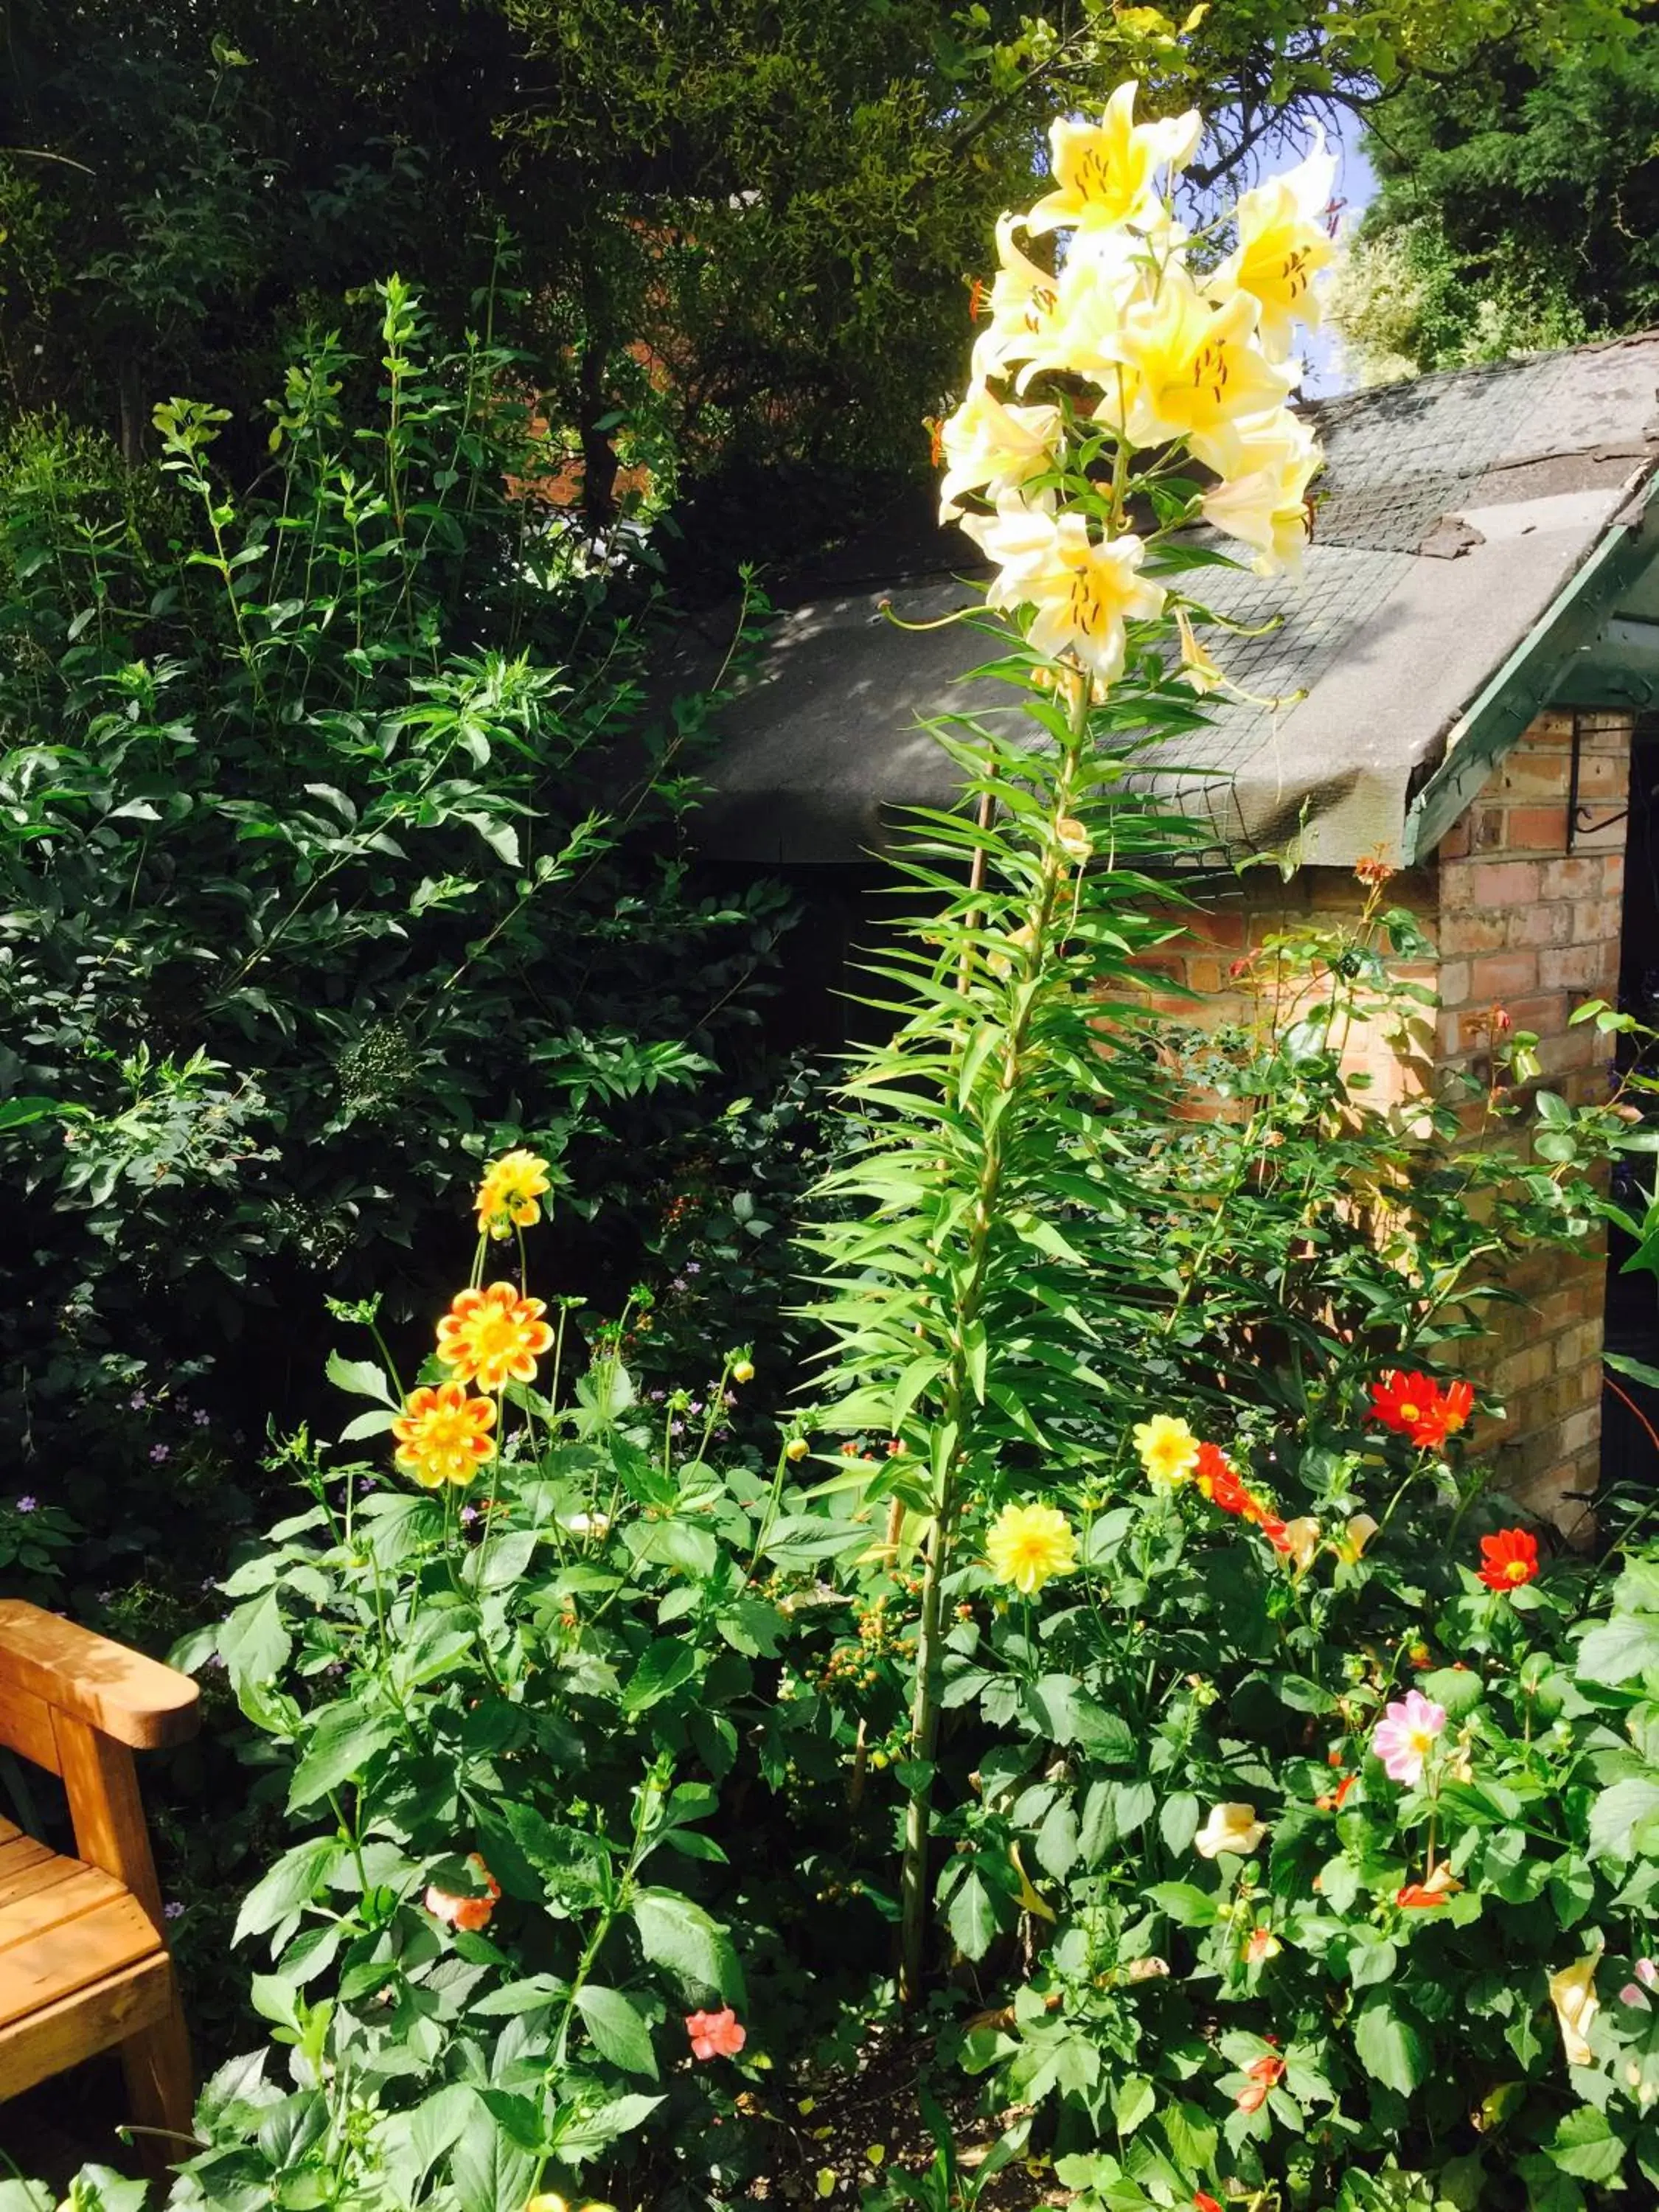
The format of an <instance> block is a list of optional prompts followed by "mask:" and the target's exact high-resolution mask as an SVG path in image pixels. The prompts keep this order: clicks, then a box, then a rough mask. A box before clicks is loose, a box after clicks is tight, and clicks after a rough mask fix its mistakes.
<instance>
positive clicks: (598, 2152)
mask: <svg viewBox="0 0 1659 2212" xmlns="http://www.w3.org/2000/svg"><path fill="white" fill-rule="evenodd" d="M661 2102H662V2099H661V2098H660V2097H642V2096H639V2095H630V2096H626V2097H613V2098H612V2099H611V2102H610V2103H609V2104H608V2105H601V2106H599V2110H598V2111H597V2112H581V2113H577V2112H572V2113H571V2114H570V2117H569V2118H568V2119H566V2118H564V2116H563V2115H561V2116H560V2119H559V2121H557V2122H556V2123H555V2126H554V2136H555V2139H556V2142H557V2145H558V2153H559V2156H560V2157H561V2158H562V2159H571V2160H581V2159H589V2158H599V2157H602V2156H603V2155H604V2154H605V2152H606V2151H608V2150H609V2149H610V2148H611V2144H612V2143H613V2142H617V2141H619V2140H620V2138H621V2137H622V2136H626V2135H631V2134H632V2133H633V2132H634V2130H635V2128H637V2127H641V2126H643V2124H645V2122H646V2121H647V2120H648V2119H649V2118H650V2117H651V2115H652V2113H653V2112H655V2111H656V2109H657V2107H658V2106H659V2105H660V2104H661Z"/></svg>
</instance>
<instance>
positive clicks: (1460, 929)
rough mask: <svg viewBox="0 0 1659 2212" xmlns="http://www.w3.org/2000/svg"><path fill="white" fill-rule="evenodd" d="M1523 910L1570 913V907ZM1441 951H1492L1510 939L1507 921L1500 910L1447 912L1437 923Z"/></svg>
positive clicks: (1524, 911)
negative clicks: (1488, 912)
mask: <svg viewBox="0 0 1659 2212" xmlns="http://www.w3.org/2000/svg"><path fill="white" fill-rule="evenodd" d="M1521 911H1522V912H1523V913H1532V914H1537V913H1550V914H1559V915H1564V916H1566V915H1571V912H1572V908H1571V907H1566V906H1563V907H1549V908H1538V907H1530V908H1522V909H1521ZM1508 942H1509V923H1508V921H1507V919H1506V917H1505V916H1504V915H1502V914H1481V913H1480V912H1479V911H1477V910H1476V909H1475V908H1469V909H1468V911H1467V912H1462V913H1457V914H1449V915H1444V916H1443V918H1442V921H1441V924H1440V950H1441V951H1442V952H1495V951H1497V950H1498V947H1499V946H1500V945H1505V944H1507V943H1508Z"/></svg>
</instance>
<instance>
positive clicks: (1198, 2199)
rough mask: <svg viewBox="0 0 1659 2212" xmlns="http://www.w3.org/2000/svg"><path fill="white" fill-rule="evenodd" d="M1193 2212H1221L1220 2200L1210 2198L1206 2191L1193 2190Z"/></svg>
mask: <svg viewBox="0 0 1659 2212" xmlns="http://www.w3.org/2000/svg"><path fill="white" fill-rule="evenodd" d="M1193 2212H1223V2208H1222V2204H1221V2200H1220V2198H1219V2197H1212V2196H1211V2194H1210V2192H1209V2191H1208V2190H1207V2189H1195V2190H1194V2191H1193Z"/></svg>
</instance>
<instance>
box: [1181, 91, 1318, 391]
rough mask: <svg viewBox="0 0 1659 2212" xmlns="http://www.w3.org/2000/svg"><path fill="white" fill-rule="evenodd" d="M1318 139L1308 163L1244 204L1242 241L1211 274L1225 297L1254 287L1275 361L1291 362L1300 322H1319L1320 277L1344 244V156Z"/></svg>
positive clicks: (1266, 347)
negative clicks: (1339, 192) (1337, 211)
mask: <svg viewBox="0 0 1659 2212" xmlns="http://www.w3.org/2000/svg"><path fill="white" fill-rule="evenodd" d="M1315 128H1316V135H1317V143H1316V146H1315V148H1314V150H1313V152H1312V153H1311V154H1310V155H1309V156H1308V158H1307V160H1306V161H1303V162H1300V163H1299V164H1298V165H1297V167H1295V168H1294V169H1287V170H1286V171H1285V174H1284V175H1283V176H1282V177H1271V178H1269V179H1268V180H1267V183H1266V184H1265V185H1256V186H1255V189H1254V190H1253V191H1248V192H1246V193H1245V194H1244V196H1243V198H1242V199H1241V200H1240V201H1239V203H1238V244H1237V246H1235V247H1234V249H1233V251H1232V252H1231V254H1229V256H1228V257H1227V258H1226V260H1225V261H1224V262H1223V263H1222V264H1221V266H1220V267H1219V268H1218V270H1216V272H1215V275H1214V276H1213V277H1212V279H1211V283H1210V289H1211V292H1212V295H1213V296H1214V297H1215V298H1217V299H1226V298H1227V297H1229V296H1230V295H1231V294H1233V293H1237V292H1248V293H1249V295H1250V296H1251V297H1252V298H1253V299H1254V300H1255V302H1256V304H1257V307H1259V309H1260V320H1259V323H1258V325H1257V329H1258V332H1259V335H1260V337H1261V349H1262V351H1263V352H1264V353H1265V354H1266V355H1267V358H1268V360H1269V361H1283V360H1285V357H1286V356H1287V355H1288V354H1289V352H1290V350H1291V337H1292V334H1293V332H1294V331H1295V327H1296V325H1297V323H1298V322H1301V323H1305V324H1306V325H1308V326H1309V328H1310V329H1312V328H1313V327H1314V326H1315V325H1317V323H1318V321H1319V319H1320V314H1321V307H1320V301H1319V295H1318V293H1317V292H1316V290H1315V289H1314V287H1313V280H1314V278H1315V277H1316V276H1317V275H1318V274H1319V272H1320V270H1322V269H1324V268H1326V267H1328V265H1329V264H1330V263H1331V262H1333V261H1334V259H1335V258H1336V244H1335V241H1334V239H1333V238H1332V237H1331V234H1330V233H1329V231H1328V229H1327V228H1326V216H1327V211H1328V209H1329V207H1330V204H1331V191H1332V187H1333V185H1334V183H1335V179H1336V156H1335V155H1334V154H1331V153H1328V152H1327V151H1326V149H1325V134H1324V132H1323V131H1322V130H1319V129H1318V126H1317V125H1316V126H1315Z"/></svg>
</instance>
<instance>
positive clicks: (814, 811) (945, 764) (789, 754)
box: [700, 332, 1659, 866]
mask: <svg viewBox="0 0 1659 2212" xmlns="http://www.w3.org/2000/svg"><path fill="white" fill-rule="evenodd" d="M1306 411H1307V413H1308V415H1309V416H1310V418H1311V419H1312V420H1313V421H1314V422H1316V425H1317V428H1318V430H1319V434H1320V436H1321V439H1322V442H1323V444H1324V447H1325V452H1326V457H1327V465H1326V469H1325V471H1324V474H1323V475H1322V477H1321V478H1320V480H1319V489H1320V493H1321V498H1320V503H1319V506H1318V509H1317V514H1316V533H1315V541H1314V543H1313V544H1312V545H1311V546H1310V548H1309V551H1308V556H1307V562H1306V574H1305V577H1304V581H1303V582H1302V583H1301V584H1300V585H1299V586H1298V585H1297V584H1295V583H1293V582H1291V581H1290V580H1287V579H1285V578H1282V577H1281V578H1274V579H1272V580H1262V579H1261V578H1258V577H1256V576H1255V575H1253V574H1249V572H1247V571H1244V570H1229V569H1214V570H1204V571H1200V572H1197V574H1196V576H1195V578H1194V586H1196V587H1197V592H1196V595H1201V596H1202V598H1203V599H1205V601H1206V604H1208V605H1212V606H1213V607H1214V608H1215V610H1216V611H1217V612H1218V613H1219V614H1223V615H1225V617H1228V618H1229V620H1231V621H1232V622H1234V623H1238V624H1240V625H1241V626H1243V628H1245V629H1251V630H1261V631H1262V632H1263V635H1260V636H1255V637H1251V638H1243V637H1237V636H1228V635H1226V634H1225V633H1223V632H1212V634H1211V637H1210V643H1211V647H1212V651H1213V652H1214V653H1215V654H1216V657H1217V658H1218V659H1219V660H1220V661H1221V662H1222V664H1223V665H1224V666H1225V668H1226V670H1227V672H1228V674H1229V676H1230V677H1231V678H1233V680H1234V681H1235V682H1236V683H1237V684H1239V685H1240V686H1242V687H1243V689H1244V690H1247V691H1249V692H1251V693H1253V694H1255V695H1256V696H1257V697H1258V698H1261V699H1276V700H1279V701H1285V702H1289V701H1291V698H1292V696H1293V695H1295V694H1298V693H1300V694H1302V695H1303V696H1301V697H1299V698H1297V699H1296V700H1295V702H1294V703H1286V704H1284V705H1281V706H1279V707H1278V708H1267V707H1263V706H1259V705H1250V704H1248V703H1246V702H1243V701H1239V700H1226V699H1223V700H1220V701H1218V700H1212V701H1211V702H1209V703H1210V706H1211V709H1212V720H1211V724H1210V726H1209V728H1208V729H1207V730H1206V731H1205V732H1203V733H1202V734H1201V736H1200V737H1199V738H1186V739H1183V740H1182V744H1181V749H1180V750H1181V759H1180V760H1179V761H1177V760H1176V759H1174V758H1167V759H1165V760H1164V762H1163V763H1162V764H1161V766H1160V769H1159V781H1160V782H1161V783H1162V784H1163V785H1164V787H1166V788H1167V789H1170V791H1172V792H1174V793H1179V794H1180V795H1181V796H1182V799H1184V800H1185V802H1186V803H1187V805H1188V810H1189V811H1192V812H1194V813H1195V814H1199V815H1200V816H1204V815H1207V816H1208V817H1210V818H1211V819H1212V820H1213V821H1214V823H1215V824H1216V829H1217V836H1218V842H1225V843H1226V844H1227V845H1229V846H1230V847H1232V848H1246V849H1255V850H1264V849H1268V848H1282V847H1284V846H1285V845H1287V844H1289V843H1291V842H1293V841H1297V840H1299V844H1298V853H1299V857H1300V858H1301V859H1302V860H1305V861H1308V862H1312V863H1316V864H1322V865H1332V866H1352V864H1353V862H1354V861H1355V860H1358V859H1359V858H1360V857H1361V855H1362V854H1365V853H1368V852H1373V851H1381V852H1383V853H1385V854H1391V855H1395V856H1403V857H1406V858H1413V857H1415V856H1416V855H1417V854H1419V853H1420V852H1423V851H1425V850H1426V849H1427V848H1428V847H1429V845H1431V843H1432V842H1434V840H1435V839H1436V838H1437V837H1438V836H1439V835H1441V834H1442V833H1443V830H1444V829H1446V828H1447V827H1449V823H1450V821H1451V820H1453V819H1455V816H1456V814H1457V813H1458V812H1460V811H1462V807H1463V805H1467V804H1468V799H1470V798H1472V797H1473V795H1474V790H1475V789H1477V788H1478V787H1479V785H1480V782H1481V781H1484V779H1485V775H1486V771H1487V769H1489V767H1490V764H1491V762H1492V759H1494V758H1496V757H1498V755H1499V754H1500V753H1501V752H1502V751H1503V750H1504V749H1505V748H1506V747H1507V745H1508V744H1512V743H1513V742H1514V740H1515V738H1517V737H1518V736H1519V735H1520V732H1521V730H1522V728H1524V726H1525V724H1526V722H1527V721H1528V720H1530V719H1531V717H1532V714H1534V713H1535V712H1536V711H1537V709H1538V708H1539V707H1540V706H1541V705H1542V704H1544V703H1545V702H1547V700H1548V699H1549V698H1551V697H1552V696H1560V694H1561V692H1562V689H1563V685H1564V684H1565V685H1566V688H1567V689H1568V690H1570V691H1571V690H1572V684H1573V682H1574V681H1576V683H1577V693H1576V694H1575V696H1577V698H1578V703H1585V704H1588V703H1595V702H1597V701H1599V700H1601V699H1602V698H1603V697H1604V696H1605V694H1606V691H1607V685H1608V684H1609V682H1610V681H1611V683H1612V687H1613V693H1614V695H1615V696H1620V682H1619V668H1620V665H1622V662H1623V661H1624V660H1630V661H1632V663H1634V662H1639V661H1640V660H1641V658H1642V653H1641V651H1640V650H1638V649H1636V648H1633V647H1632V646H1631V634H1633V626H1634V629H1639V630H1641V631H1642V632H1644V635H1643V636H1640V637H1638V638H1637V641H1636V644H1637V647H1644V646H1645V647H1648V648H1649V649H1650V650H1651V652H1652V653H1653V659H1654V670H1655V674H1654V678H1653V682H1654V684H1655V685H1656V687H1659V624H1656V623H1655V622H1654V621H1653V620H1652V619H1651V617H1652V616H1656V615H1659V594H1656V591H1655V588H1654V586H1653V585H1652V584H1651V582H1650V583H1649V584H1648V585H1647V586H1646V589H1645V591H1644V583H1643V579H1644V574H1645V571H1646V568H1647V566H1648V563H1649V562H1650V558H1651V556H1652V553H1653V550H1654V547H1655V545H1656V544H1659V511H1656V519H1655V520H1653V521H1651V522H1649V523H1648V527H1647V529H1646V530H1645V532H1644V522H1645V521H1647V507H1646V495H1647V492H1648V489H1649V486H1650V479H1651V478H1652V477H1653V475H1654V470H1655V465H1656V462H1659V332H1650V333H1645V334H1644V335H1643V336H1641V337H1632V338H1625V339H1620V340H1616V341H1613V342H1612V343H1607V344H1601V345H1593V346H1581V347H1577V348H1575V349H1572V350H1571V351H1568V352H1562V353H1556V354H1544V355H1533V356H1526V357H1524V358H1522V359H1519V360H1516V361H1511V362H1498V363H1494V364H1492V365H1491V366H1488V367H1486V368H1476V369H1468V370H1458V371H1453V372H1449V373H1446V374H1438V375H1434V376H1425V377H1422V378H1419V379H1418V380H1415V381H1413V382H1412V383H1409V384H1400V385H1390V386H1384V387H1383V388H1382V389H1380V390H1376V391H1370V392H1358V393H1355V394H1352V395H1350V396H1347V397H1344V398H1338V399H1333V400H1327V401H1324V402H1322V403H1320V404H1316V405H1315V406H1311V407H1310V408H1309V409H1308V410H1306ZM976 561H977V556H976V555H975V552H974V549H973V548H972V547H971V546H970V545H969V543H968V541H967V540H966V539H964V538H963V537H962V536H961V534H960V532H957V531H955V530H950V531H941V530H939V528H937V527H936V526H933V525H932V524H931V522H929V521H927V520H925V519H923V518H922V517H921V514H920V512H918V513H917V515H916V516H915V517H911V516H903V515H902V516H898V517H896V518H895V519H894V520H893V521H892V522H891V523H890V525H889V526H888V527H887V529H886V530H885V531H884V532H878V533H876V534H875V535H873V536H872V537H871V538H866V539H864V540H861V541H860V542H858V543H856V544H853V545H851V546H848V547H847V548H845V549H843V550H842V551H840V552H839V553H837V554H836V555H834V556H830V557H829V558H828V559H826V560H823V561H821V562H818V563H817V564H815V566H814V567H813V568H811V569H809V570H805V571H803V572H801V573H800V574H799V575H798V576H797V577H795V578H794V579H793V580H791V583H790V585H789V586H788V587H787V589H786V590H785V591H783V592H781V593H780V594H779V595H778V596H779V599H780V603H781V606H782V609H783V611H782V613H781V617H780V619H779V621H778V623H777V625H776V627H775V631H774V633H773V635H772V637H771V639H770V640H769V644H768V646H767V647H766V650H765V652H764V653H763V658H762V660H761V662H760V665H758V667H757V670H756V671H755V672H754V674H753V675H752V677H751V678H750V680H749V682H748V683H747V684H746V686H745V688H744V690H743V692H742V693H741V694H740V696H738V698H737V699H736V700H735V701H734V702H733V703H732V706H731V707H730V708H728V709H726V712H725V714H724V715H723V716H722V719H721V725H720V727H721V731H722V738H723V742H722V744H721V746H720V751H719V753H718V755H717V757H716V758H715V760H714V764H713V767H712V769H711V771H710V780H711V781H712V783H713V786H714V794H713V797H712V799H711V801H710V803H709V805H708V807H707V809H706V810H705V813H704V817H703V822H702V829H701V831H700V838H701V842H702V844H703V845H704V848H705V849H707V850H708V851H709V852H711V853H714V854H718V855H720V856H722V857H726V858H731V859H744V860H755V861H760V862H766V863H773V864H775V863H779V862H785V861H815V860H816V861H834V860H853V859H855V858H858V857H859V856H860V855H861V854H867V853H868V852H870V851H871V850H872V849H878V848H880V847H881V846H883V845H884V842H886V837H887V834H888V832H889V829H890V825H891V822H892V818H893V816H894V812H895V810H896V809H902V807H904V806H906V805H916V804H921V805H951V804H952V803H953V801H954V799H955V798H956V795H957V786H956V778H955V771H954V770H953V769H952V767H951V763H950V762H949V761H948V760H947V758H946V757H945V755H944V754H943V753H942V752H941V751H940V750H939V748H938V747H937V746H936V745H934V744H933V742H932V740H931V739H930V738H928V736H927V733H926V732H924V731H923V730H921V728H920V727H919V726H918V725H919V723H920V721H921V719H922V718H923V717H925V716H930V715H937V714H940V713H942V712H947V711H951V710H954V709H961V708H970V707H971V708H975V710H977V711H980V712H981V713H986V712H994V713H1005V714H1006V713H1007V712H1008V711H1009V708H1008V697H1009V695H1008V693H1007V690H1006V687H1004V686H1001V685H997V686H989V685H984V684H981V685H979V686H974V685H971V684H968V683H966V682H965V681H964V678H965V677H966V675H967V672H968V671H969V670H971V669H972V668H973V667H974V666H975V665H976V663H977V662H978V661H980V660H981V659H985V658H986V657H987V650H986V641H985V639H984V637H983V635H982V634H980V633H977V632H975V630H974V629H971V628H966V627H964V626H963V625H960V624H951V625H947V626H946V627H945V628H943V629H930V630H925V631H923V632H921V634H920V635H918V634H916V633H915V632H913V631H908V630H904V629H899V628H897V627H896V626H895V625H894V624H893V623H890V622H889V621H888V620H887V619H886V617H885V616H884V611H883V608H884V603H885V602H888V601H890V603H891V605H892V608H893V611H894V612H895V613H896V614H897V615H898V616H900V617H902V619H903V620H904V621H906V622H908V623H918V622H923V623H925V622H930V621H933V620H936V619H937V617H939V616H941V615H945V614H948V613H950V612H951V611H953V610H956V609H957V608H960V607H963V606H964V605H971V604H973V602H974V599H975V592H974V591H973V590H972V588H971V586H970V583H969V581H967V580H968V579H971V578H972V577H973V576H974V575H975V574H976V573H982V571H980V570H978V569H977V568H976V565H975V564H976ZM1650 601H1651V602H1652V604H1651V606H1650ZM1621 632H1622V633H1626V635H1625V636H1624V640H1623V650H1622V659H1621V645H1620V633H1621ZM1575 670H1576V671H1577V674H1576V678H1575V676H1574V671H1575ZM1632 696H1635V693H1634V690H1632ZM1182 763H1201V766H1202V768H1203V769H1204V770H1205V771H1206V774H1204V775H1195V774H1194V773H1192V771H1191V769H1190V767H1188V769H1186V771H1185V772H1183V768H1182Z"/></svg>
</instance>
